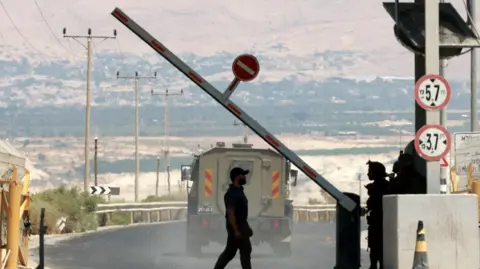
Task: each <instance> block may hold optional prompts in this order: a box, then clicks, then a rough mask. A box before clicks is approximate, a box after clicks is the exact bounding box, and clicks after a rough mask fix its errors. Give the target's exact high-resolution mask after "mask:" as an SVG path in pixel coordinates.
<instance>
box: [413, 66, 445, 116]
mask: <svg viewBox="0 0 480 269" xmlns="http://www.w3.org/2000/svg"><path fill="white" fill-rule="evenodd" d="M451 95H452V91H451V88H450V84H448V82H447V80H446V79H445V78H443V77H442V76H439V75H433V74H430V75H425V76H423V77H422V78H421V79H419V80H418V81H417V83H415V101H417V104H418V105H419V106H421V107H422V108H423V109H425V110H441V109H443V108H444V107H445V106H446V105H447V104H448V102H449V101H450V97H451Z"/></svg>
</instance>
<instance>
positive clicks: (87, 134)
mask: <svg viewBox="0 0 480 269" xmlns="http://www.w3.org/2000/svg"><path fill="white" fill-rule="evenodd" d="M63 38H71V39H73V40H75V41H77V42H78V44H80V45H82V47H84V48H85V49H86V50H87V94H86V99H87V100H86V102H85V149H84V150H85V152H84V155H85V175H84V179H83V190H84V191H85V192H87V191H88V189H89V187H88V185H89V181H90V158H89V146H90V101H91V88H90V85H91V80H92V42H93V40H94V39H102V40H101V41H100V42H102V41H105V40H107V39H115V38H117V30H115V29H114V30H113V36H92V29H90V28H88V31H87V35H67V28H63ZM80 39H86V40H87V45H85V44H83V43H82V42H80Z"/></svg>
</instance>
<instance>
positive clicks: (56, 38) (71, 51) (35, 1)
mask: <svg viewBox="0 0 480 269" xmlns="http://www.w3.org/2000/svg"><path fill="white" fill-rule="evenodd" d="M33 1H34V3H35V6H37V10H38V12H39V13H40V16H42V19H43V22H45V24H46V25H47V27H48V30H49V31H50V33H51V34H52V36H53V38H54V39H55V40H56V41H57V43H58V44H59V45H60V46H61V47H62V48H63V49H64V50H65V51H66V52H67V53H68V54H69V55H70V57H71V61H72V62H73V63H74V65H75V67H77V68H78V70H79V71H80V75H81V76H82V78H83V79H85V75H84V74H83V72H84V71H83V70H82V69H81V68H80V66H79V64H78V63H77V61H76V60H75V55H74V54H73V49H72V46H71V45H70V41H69V40H68V39H67V41H68V46H69V48H70V50H69V49H67V48H65V46H64V45H63V44H62V42H61V41H60V39H59V38H58V37H57V35H56V34H55V32H54V31H53V30H52V27H51V26H50V24H49V23H48V21H47V19H46V18H45V15H44V14H43V12H42V9H41V8H40V6H39V5H38V2H37V0H33Z"/></svg>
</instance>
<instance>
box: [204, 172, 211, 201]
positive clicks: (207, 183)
mask: <svg viewBox="0 0 480 269" xmlns="http://www.w3.org/2000/svg"><path fill="white" fill-rule="evenodd" d="M204 194H205V197H210V196H212V169H205V189H204Z"/></svg>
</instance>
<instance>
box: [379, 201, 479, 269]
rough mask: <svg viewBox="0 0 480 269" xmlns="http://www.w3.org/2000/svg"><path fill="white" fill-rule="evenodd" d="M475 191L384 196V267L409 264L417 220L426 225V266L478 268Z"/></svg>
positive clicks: (399, 268) (393, 268)
mask: <svg viewBox="0 0 480 269" xmlns="http://www.w3.org/2000/svg"><path fill="white" fill-rule="evenodd" d="M477 204H478V201H477V196H476V195H469V194H454V195H444V194H443V195H441V194H438V195H436V194H435V195H388V196H385V197H384V198H383V207H384V208H383V212H384V213H383V216H384V218H383V227H384V228H383V235H384V236H383V238H384V239H383V240H384V266H385V269H404V268H412V265H413V254H414V251H415V242H416V232H417V231H416V230H417V224H418V221H419V220H421V221H423V223H424V225H425V232H426V241H427V249H428V254H427V255H428V261H429V268H435V269H465V268H480V247H479V229H478V213H477V210H478V205H477Z"/></svg>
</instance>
